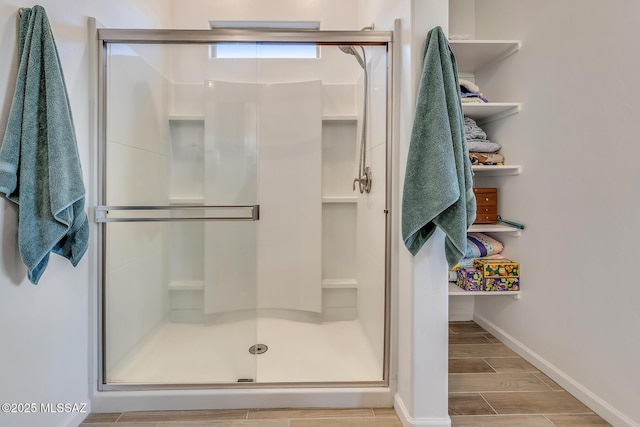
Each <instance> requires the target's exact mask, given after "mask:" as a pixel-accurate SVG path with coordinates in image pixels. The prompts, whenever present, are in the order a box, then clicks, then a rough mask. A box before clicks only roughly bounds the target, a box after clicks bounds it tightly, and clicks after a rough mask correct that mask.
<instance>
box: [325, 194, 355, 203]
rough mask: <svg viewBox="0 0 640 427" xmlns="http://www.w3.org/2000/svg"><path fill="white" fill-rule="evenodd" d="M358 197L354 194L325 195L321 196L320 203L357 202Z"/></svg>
mask: <svg viewBox="0 0 640 427" xmlns="http://www.w3.org/2000/svg"><path fill="white" fill-rule="evenodd" d="M357 202H358V198H357V197H356V196H325V197H323V198H322V203H357Z"/></svg>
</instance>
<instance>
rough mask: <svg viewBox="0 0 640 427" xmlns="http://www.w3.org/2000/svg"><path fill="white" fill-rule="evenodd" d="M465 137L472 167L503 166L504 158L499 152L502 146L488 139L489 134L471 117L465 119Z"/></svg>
mask: <svg viewBox="0 0 640 427" xmlns="http://www.w3.org/2000/svg"><path fill="white" fill-rule="evenodd" d="M464 136H465V138H466V139H467V146H468V147H469V158H470V159H471V164H472V165H503V164H504V156H503V155H502V154H499V153H498V151H499V150H500V148H502V146H501V145H500V144H499V143H497V142H492V141H489V140H488V139H487V134H486V133H485V132H484V131H483V130H482V129H481V128H480V126H478V125H477V124H476V122H475V120H473V119H472V118H470V117H465V118H464Z"/></svg>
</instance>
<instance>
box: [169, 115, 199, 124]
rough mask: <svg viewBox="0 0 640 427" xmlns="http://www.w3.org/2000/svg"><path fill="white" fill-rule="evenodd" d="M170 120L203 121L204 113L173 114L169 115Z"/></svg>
mask: <svg viewBox="0 0 640 427" xmlns="http://www.w3.org/2000/svg"><path fill="white" fill-rule="evenodd" d="M168 118H169V121H170V122H203V121H204V116H202V115H196V114H194V115H185V114H171V115H169V116H168Z"/></svg>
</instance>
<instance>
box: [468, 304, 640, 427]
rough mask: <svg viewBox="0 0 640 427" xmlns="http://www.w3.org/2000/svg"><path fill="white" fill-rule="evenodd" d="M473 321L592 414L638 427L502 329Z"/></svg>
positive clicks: (479, 318) (476, 318)
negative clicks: (565, 391) (582, 404)
mask: <svg viewBox="0 0 640 427" xmlns="http://www.w3.org/2000/svg"><path fill="white" fill-rule="evenodd" d="M473 320H474V321H475V322H476V323H477V324H478V325H480V326H482V327H483V328H484V329H486V330H487V331H488V332H491V333H492V334H493V335H494V336H495V337H496V338H498V339H499V340H500V341H502V342H503V343H504V344H505V345H507V347H509V348H510V349H511V350H513V351H514V352H516V353H517V354H518V355H520V356H521V357H523V358H524V359H525V360H527V361H528V362H529V363H531V364H532V365H533V366H535V367H536V368H538V369H539V370H540V371H542V372H543V373H544V374H545V375H547V376H548V377H549V378H551V379H552V380H553V381H555V382H556V383H558V384H559V385H560V386H561V387H562V388H564V389H565V390H567V391H568V392H569V393H571V394H572V395H573V396H574V397H575V398H576V399H578V400H579V401H581V402H582V403H584V404H585V405H587V406H588V407H589V408H590V409H591V410H592V411H593V412H595V413H597V414H598V415H599V416H600V417H602V418H604V419H605V420H606V421H607V422H608V423H610V424H613V425H615V426H620V427H623V426H625V427H640V425H639V424H637V423H636V422H635V421H633V420H632V419H630V418H629V417H627V416H626V415H624V414H623V413H621V412H620V411H618V410H617V409H616V408H614V407H613V406H611V405H610V404H609V403H607V402H605V401H604V400H602V399H601V398H600V397H598V396H597V395H596V394H595V393H593V392H592V391H590V390H589V389H587V388H586V387H584V386H583V385H582V384H580V383H579V382H578V381H576V380H575V379H573V378H571V377H570V376H569V375H567V374H566V373H564V372H563V371H562V370H561V369H559V368H558V367H557V366H555V365H553V364H551V363H550V362H549V361H547V360H546V359H544V358H543V357H542V356H540V355H539V354H538V353H536V352H535V351H533V350H531V349H530V348H529V347H527V346H526V345H524V344H523V343H521V342H520V341H518V340H517V339H515V338H514V337H513V336H511V335H509V334H508V333H507V332H505V331H504V330H503V329H501V328H499V327H498V326H497V325H496V324H495V323H493V322H491V321H490V320H488V319H487V318H485V317H483V316H480V315H477V314H476V315H474V316H473Z"/></svg>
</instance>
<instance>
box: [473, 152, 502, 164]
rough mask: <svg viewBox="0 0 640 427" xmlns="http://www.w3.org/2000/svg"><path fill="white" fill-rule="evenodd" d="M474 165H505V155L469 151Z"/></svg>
mask: <svg viewBox="0 0 640 427" xmlns="http://www.w3.org/2000/svg"><path fill="white" fill-rule="evenodd" d="M469 159H470V160H471V164H472V165H504V156H503V155H502V154H497V153H469Z"/></svg>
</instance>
